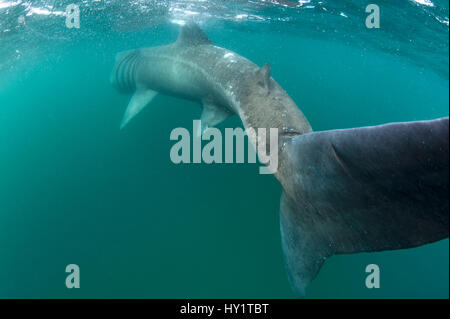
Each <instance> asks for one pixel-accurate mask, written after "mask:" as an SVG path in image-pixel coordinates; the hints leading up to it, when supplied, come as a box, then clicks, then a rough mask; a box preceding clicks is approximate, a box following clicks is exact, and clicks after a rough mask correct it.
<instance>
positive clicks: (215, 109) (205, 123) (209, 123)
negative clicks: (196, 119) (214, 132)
mask: <svg viewBox="0 0 450 319" xmlns="http://www.w3.org/2000/svg"><path fill="white" fill-rule="evenodd" d="M230 115H232V114H231V113H230V112H229V111H228V110H227V109H225V108H224V107H221V106H217V105H215V104H214V103H212V102H210V101H208V100H204V101H203V111H202V116H201V118H200V120H201V128H200V131H199V132H197V136H202V134H203V133H204V132H205V131H206V130H207V129H208V128H209V127H214V126H216V125H217V124H219V123H221V122H223V121H225V119H226V118H228V117H229V116H230Z"/></svg>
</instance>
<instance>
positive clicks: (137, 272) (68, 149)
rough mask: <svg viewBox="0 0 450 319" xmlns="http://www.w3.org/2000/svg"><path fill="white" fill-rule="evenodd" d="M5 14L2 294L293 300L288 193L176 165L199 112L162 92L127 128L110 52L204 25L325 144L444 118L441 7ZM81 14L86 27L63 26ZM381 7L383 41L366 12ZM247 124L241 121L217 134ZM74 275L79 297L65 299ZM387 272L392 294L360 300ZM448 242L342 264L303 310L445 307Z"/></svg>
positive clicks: (231, 169)
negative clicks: (404, 301) (287, 250)
mask: <svg viewBox="0 0 450 319" xmlns="http://www.w3.org/2000/svg"><path fill="white" fill-rule="evenodd" d="M391 2H392V1H301V2H298V1H210V0H208V1H206V0H205V1H112V0H111V1H100V0H99V1H20V0H19V1H2V0H0V298H187V297H189V298H295V295H294V294H293V292H292V290H291V288H290V287H289V283H288V280H287V276H286V272H285V268H284V267H285V266H284V261H283V255H282V250H281V240H280V226H279V203H280V196H281V186H280V185H279V183H278V181H277V180H276V179H275V178H274V177H273V176H271V175H260V174H258V169H259V165H258V164H233V165H232V164H229V165H220V164H212V165H208V164H196V165H176V164H174V163H172V162H171V160H170V156H169V154H170V149H171V147H172V145H173V143H174V142H173V141H171V140H170V139H169V135H170V132H171V131H172V130H173V129H174V128H176V127H186V128H191V127H192V120H193V119H198V118H199V117H200V111H201V108H200V106H199V105H197V104H196V103H193V102H189V101H186V100H181V99H176V98H173V97H168V96H163V95H159V96H157V97H156V98H155V100H154V101H153V102H152V103H151V105H149V106H148V107H147V108H146V109H144V110H143V111H142V114H140V115H139V116H138V117H137V118H136V119H134V120H133V122H131V123H130V124H129V126H127V127H126V128H125V129H124V130H120V129H119V125H120V121H121V118H122V115H123V112H124V110H125V107H126V105H127V104H128V101H129V99H130V95H124V94H120V93H118V92H117V91H116V90H115V89H114V88H113V87H112V86H111V84H110V82H109V75H110V72H111V70H112V67H113V65H114V58H115V55H116V53H118V52H120V51H124V50H129V49H134V48H139V47H149V46H156V45H162V44H168V43H171V42H173V41H175V40H176V38H177V35H178V31H179V28H180V24H183V21H186V20H189V19H195V21H196V22H197V23H198V24H199V25H200V27H201V28H202V29H203V30H204V31H205V33H206V34H207V35H208V37H209V38H210V39H211V40H212V41H213V42H214V43H215V44H216V45H218V46H220V47H224V48H227V49H230V50H232V51H234V52H236V53H238V54H240V55H242V56H244V57H246V58H248V59H250V60H251V61H253V62H255V63H256V64H258V65H264V64H265V63H266V62H269V63H270V65H271V71H272V76H273V78H274V79H275V80H276V81H277V82H278V83H279V84H280V85H281V86H282V87H283V88H284V89H285V90H286V91H287V93H288V94H289V95H290V96H291V97H292V99H293V100H294V101H295V102H296V104H297V105H298V106H299V108H300V109H301V110H302V112H303V113H304V114H305V116H306V117H307V119H308V120H309V122H310V123H311V126H312V128H313V129H314V130H317V131H320V130H328V129H338V128H350V127H359V126H368V125H378V124H382V123H387V122H395V121H413V120H427V119H434V118H437V117H443V116H448V112H449V89H448V85H449V83H448V31H449V25H448V9H449V8H448V1H432V0H421V1H398V2H397V1H396V2H395V4H393V3H391ZM70 3H76V4H78V5H79V6H80V13H81V23H80V28H79V29H68V28H67V27H66V26H65V17H64V12H65V8H66V6H67V5H68V4H70ZM370 3H376V4H378V5H379V7H380V12H381V13H380V14H381V15H380V16H381V27H380V29H367V28H366V26H365V18H366V16H367V13H365V8H366V6H367V5H368V4H370ZM237 126H242V124H241V122H240V120H239V119H238V118H237V117H235V116H234V117H231V118H229V119H227V120H226V121H225V122H223V123H221V124H220V125H219V128H220V129H221V130H223V129H224V128H225V127H237ZM68 264H77V265H79V266H80V270H81V288H80V289H67V288H66V286H65V278H66V276H67V274H66V272H65V267H66V265H68ZM368 264H377V265H379V267H380V270H381V288H379V289H367V288H366V287H365V278H366V276H367V274H366V273H365V267H366V265H368ZM448 296H449V245H448V239H446V240H443V241H440V242H436V243H433V244H429V245H425V246H421V247H418V248H414V249H407V250H397V251H384V252H377V253H362V254H352V255H336V256H333V257H331V258H330V259H328V260H327V261H326V263H325V264H324V266H323V268H322V269H321V271H320V273H319V275H318V276H317V278H316V279H315V280H314V281H313V282H312V284H311V285H310V286H309V288H308V290H307V294H306V297H307V298H448Z"/></svg>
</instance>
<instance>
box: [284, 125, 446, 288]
mask: <svg viewBox="0 0 450 319" xmlns="http://www.w3.org/2000/svg"><path fill="white" fill-rule="evenodd" d="M448 122H449V120H448V118H443V119H438V120H433V121H422V122H410V123H396V124H387V125H381V126H375V127H364V128H355V129H346V130H334V131H326V132H316V133H309V134H305V135H302V136H299V137H296V138H293V139H291V140H290V141H289V142H288V143H287V146H286V151H287V152H289V158H290V159H293V162H291V163H290V165H291V168H292V171H293V174H291V177H292V178H293V179H294V181H290V184H291V185H294V187H290V188H289V187H285V191H284V192H283V196H282V201H281V230H282V242H283V248H284V252H285V256H286V263H287V268H288V272H289V277H290V281H291V284H292V285H293V287H294V289H295V290H296V291H297V292H298V294H300V295H302V294H304V292H305V288H306V286H307V285H308V284H309V282H310V281H311V280H312V279H313V278H314V277H315V276H316V274H317V273H318V271H319V269H320V267H321V265H322V263H323V262H324V261H325V259H326V258H327V257H329V256H331V255H332V254H347V253H358V252H371V251H382V250H391V249H402V248H410V247H416V246H419V245H423V244H426V243H431V242H434V241H437V240H440V239H444V238H446V237H448V234H449V223H448V220H449V193H448V191H449V141H448V138H449V123H448Z"/></svg>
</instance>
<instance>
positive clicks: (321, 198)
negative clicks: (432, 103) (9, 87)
mask: <svg viewBox="0 0 450 319" xmlns="http://www.w3.org/2000/svg"><path fill="white" fill-rule="evenodd" d="M111 81H112V83H113V85H115V86H116V87H117V88H118V89H119V90H120V91H122V92H129V93H134V95H133V97H132V98H131V101H130V103H129V105H128V107H127V109H126V111H125V115H124V117H123V120H122V124H121V127H123V126H125V125H126V124H127V123H128V122H129V121H130V120H131V119H132V118H133V117H134V116H135V115H136V114H138V113H139V112H140V111H141V110H142V109H143V108H144V107H145V106H146V105H148V104H149V102H150V101H151V100H152V99H153V98H154V97H155V95H156V94H157V92H158V93H163V94H168V95H172V96H175V97H180V98H184V99H189V100H192V101H197V102H199V103H201V105H202V106H203V111H202V115H201V120H202V130H205V129H207V128H208V127H213V126H215V125H217V124H218V123H220V122H222V121H223V120H224V119H226V118H227V117H228V116H230V115H233V114H237V115H238V116H239V117H240V118H241V120H242V122H243V124H244V126H245V128H267V129H269V128H278V130H279V139H280V142H279V143H278V145H279V149H278V158H279V159H278V161H279V166H278V170H277V172H276V173H275V174H274V175H275V177H276V178H277V179H278V181H279V182H280V184H281V186H282V190H283V191H282V196H281V205H280V206H281V207H280V223H281V236H282V246H283V251H284V256H285V263H286V268H287V273H288V277H289V281H290V283H291V286H292V288H293V290H294V291H295V292H296V293H297V294H298V295H300V296H302V295H304V294H305V289H306V287H307V286H308V284H309V283H310V282H311V280H313V279H314V277H315V276H316V275H317V273H318V272H319V269H320V267H321V266H322V264H323V263H324V261H325V260H326V259H327V258H328V257H330V256H332V255H333V254H350V253H359V252H374V251H383V250H392V249H404V248H411V247H416V246H420V245H423V244H427V243H431V242H434V241H438V240H441V239H444V238H448V235H449V223H448V220H449V195H448V191H449V140H448V138H449V119H448V117H447V118H441V119H435V120H430V121H418V122H405V123H393V124H385V125H380V126H372V127H362V128H350V129H341V130H330V131H322V132H313V131H312V129H311V126H310V124H309V123H308V121H307V119H306V118H305V116H304V115H303V113H302V112H301V111H300V109H299V108H298V107H297V105H296V104H295V103H294V101H293V100H292V99H291V98H290V97H289V95H288V94H287V93H286V92H285V91H284V90H283V89H282V88H281V87H280V85H278V83H277V82H276V81H275V80H274V79H273V78H272V77H271V75H270V67H269V65H268V64H266V65H264V66H262V67H259V66H257V65H255V64H254V63H252V62H251V61H249V60H247V59H246V58H244V57H242V56H240V55H238V54H236V53H234V52H232V51H229V50H227V49H224V48H221V47H218V46H215V45H214V44H213V43H212V42H211V41H210V40H209V39H208V37H207V36H206V35H205V33H203V31H202V30H200V28H199V27H198V26H197V25H196V24H194V23H187V24H186V25H184V26H183V27H182V28H181V31H180V34H179V37H178V39H177V41H176V42H174V43H173V44H170V45H166V46H158V47H151V48H143V49H137V50H130V51H126V52H122V53H119V54H118V55H117V57H116V63H115V66H114V69H113V71H112V74H111ZM255 146H256V145H255ZM255 149H257V148H256V147H255ZM258 151H259V150H258Z"/></svg>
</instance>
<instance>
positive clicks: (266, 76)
mask: <svg viewBox="0 0 450 319" xmlns="http://www.w3.org/2000/svg"><path fill="white" fill-rule="evenodd" d="M256 75H257V76H258V78H259V79H258V83H260V84H261V86H264V87H265V88H267V90H270V65H269V63H266V64H264V65H263V66H262V67H260V68H259V70H258V71H256Z"/></svg>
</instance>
